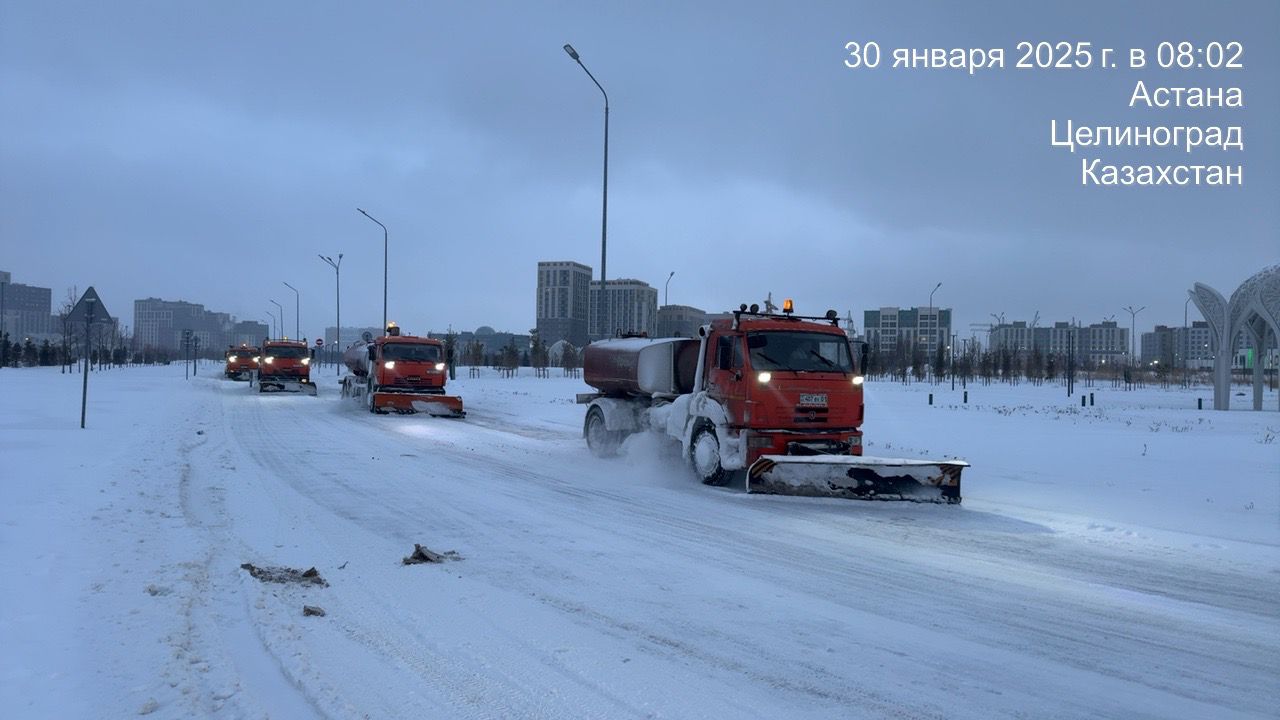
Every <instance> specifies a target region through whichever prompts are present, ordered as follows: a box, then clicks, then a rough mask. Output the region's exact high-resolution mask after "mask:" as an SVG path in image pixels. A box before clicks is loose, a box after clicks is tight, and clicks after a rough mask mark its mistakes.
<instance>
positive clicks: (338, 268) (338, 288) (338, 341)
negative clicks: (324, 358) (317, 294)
mask: <svg viewBox="0 0 1280 720" xmlns="http://www.w3.org/2000/svg"><path fill="white" fill-rule="evenodd" d="M320 259H321V260H323V261H325V262H327V263H329V266H330V267H332V268H333V280H334V290H335V292H336V294H337V304H338V327H337V328H336V332H337V337H335V338H334V339H333V344H334V346H335V347H334V351H335V352H342V253H338V262H334V261H333V258H331V257H328V256H326V255H321V256H320ZM334 367H335V369H336V370H337V371H338V374H339V375H341V374H342V363H341V362H336V363H334Z"/></svg>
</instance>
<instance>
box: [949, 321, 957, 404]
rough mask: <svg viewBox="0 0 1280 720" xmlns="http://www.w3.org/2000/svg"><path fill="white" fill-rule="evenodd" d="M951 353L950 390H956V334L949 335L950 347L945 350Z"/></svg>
mask: <svg viewBox="0 0 1280 720" xmlns="http://www.w3.org/2000/svg"><path fill="white" fill-rule="evenodd" d="M947 349H948V350H950V351H951V389H952V390H955V389H956V334H955V333H951V346H950V347H949V348H947Z"/></svg>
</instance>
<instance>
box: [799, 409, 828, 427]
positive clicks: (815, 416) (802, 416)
mask: <svg viewBox="0 0 1280 720" xmlns="http://www.w3.org/2000/svg"><path fill="white" fill-rule="evenodd" d="M794 421H795V422H796V423H804V424H821V423H825V422H827V408H817V407H804V406H803V405H798V406H796V415H795V418H794Z"/></svg>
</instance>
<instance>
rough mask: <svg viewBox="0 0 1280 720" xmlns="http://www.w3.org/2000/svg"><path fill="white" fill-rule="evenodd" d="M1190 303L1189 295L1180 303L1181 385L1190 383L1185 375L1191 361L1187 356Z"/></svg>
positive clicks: (1189, 343) (1188, 352)
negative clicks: (1188, 308)
mask: <svg viewBox="0 0 1280 720" xmlns="http://www.w3.org/2000/svg"><path fill="white" fill-rule="evenodd" d="M1190 303H1191V296H1190V295H1188V296H1187V300H1186V302H1184V303H1182V342H1181V343H1180V344H1181V345H1182V347H1181V348H1179V350H1181V351H1182V353H1181V354H1182V384H1183V385H1190V384H1191V383H1190V382H1189V379H1188V377H1187V374H1188V370H1190V368H1191V363H1190V362H1188V361H1189V360H1190V358H1189V357H1187V356H1188V355H1190V354H1191V329H1190V328H1189V327H1188V326H1187V305H1188V304H1190Z"/></svg>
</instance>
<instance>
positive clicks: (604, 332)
mask: <svg viewBox="0 0 1280 720" xmlns="http://www.w3.org/2000/svg"><path fill="white" fill-rule="evenodd" d="M564 51H565V52H566V53H568V55H569V57H571V58H573V61H574V62H576V63H578V67H580V68H582V71H583V72H585V73H586V74H587V77H589V78H591V82H593V83H595V84H596V87H598V88H600V94H601V95H604V192H603V195H602V197H603V199H602V203H601V207H600V309H601V316H602V317H601V318H600V321H601V322H600V333H601V336H602V337H609V335H610V334H611V333H610V330H609V316H610V314H611V313H610V312H609V300H610V298H609V292H608V287H609V286H608V284H607V281H606V280H605V278H606V277H607V275H606V273H605V269H606V266H605V262H606V260H607V257H608V253H607V248H608V237H609V93H607V92H605V91H604V86H603V85H601V84H600V81H599V80H596V76H595V75H592V74H591V71H590V70H588V69H587V66H586V65H583V64H582V58H580V57H578V51H577V50H574V49H573V46H572V45H569V44H567V43H566V44H565V46H564Z"/></svg>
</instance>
